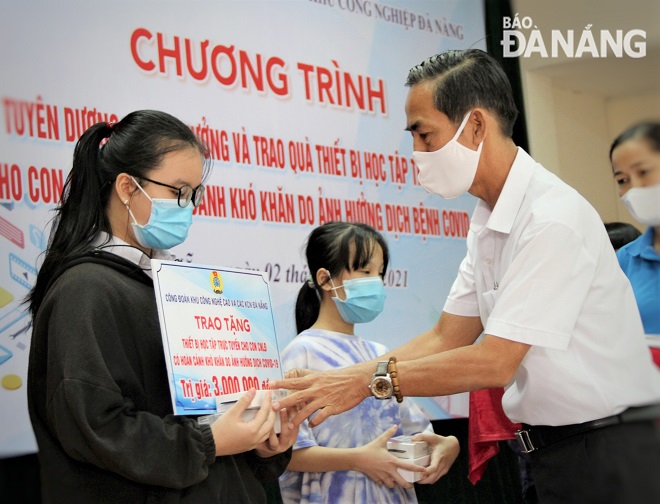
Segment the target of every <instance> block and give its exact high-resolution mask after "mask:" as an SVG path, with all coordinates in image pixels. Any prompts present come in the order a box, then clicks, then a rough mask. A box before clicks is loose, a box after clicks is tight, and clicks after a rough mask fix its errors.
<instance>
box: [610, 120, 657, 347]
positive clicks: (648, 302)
mask: <svg viewBox="0 0 660 504" xmlns="http://www.w3.org/2000/svg"><path fill="white" fill-rule="evenodd" d="M610 160H611V162H612V170H613V171H614V180H615V181H616V183H617V185H618V189H619V197H620V198H621V200H622V201H623V203H624V204H625V205H626V207H627V208H628V210H629V211H630V213H631V214H632V216H633V217H634V218H635V220H636V221H638V222H639V223H641V224H644V225H646V226H648V227H647V229H646V232H645V233H644V234H642V235H641V236H640V237H639V238H637V239H636V240H634V241H633V242H631V243H629V244H628V245H626V246H624V247H622V248H621V249H619V251H618V252H617V257H618V259H619V264H620V265H621V268H622V269H623V271H624V272H625V273H626V275H627V276H628V278H629V279H630V283H631V284H632V288H633V291H634V293H635V298H636V300H637V304H638V306H639V312H640V314H641V316H642V323H643V324H644V332H646V334H654V335H658V338H660V122H644V123H639V124H636V125H634V126H631V127H630V128H628V129H627V130H625V131H624V132H623V133H621V134H620V135H619V136H618V137H617V138H616V139H615V140H614V142H613V143H612V147H611V148H610Z"/></svg>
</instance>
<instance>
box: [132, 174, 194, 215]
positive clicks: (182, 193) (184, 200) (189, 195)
mask: <svg viewBox="0 0 660 504" xmlns="http://www.w3.org/2000/svg"><path fill="white" fill-rule="evenodd" d="M140 179H141V180H146V181H148V182H151V183H152V184H156V185H159V186H163V187H169V188H170V189H174V190H175V191H179V194H178V195H177V203H178V204H179V206H180V207H181V208H185V207H187V206H188V204H190V203H191V202H192V204H193V206H199V204H200V203H201V202H202V198H203V197H204V185H203V184H199V185H198V186H197V187H196V188H195V189H193V188H192V187H190V186H189V185H184V186H181V187H174V186H171V185H169V184H163V183H162V182H158V181H156V180H152V179H150V178H147V177H140Z"/></svg>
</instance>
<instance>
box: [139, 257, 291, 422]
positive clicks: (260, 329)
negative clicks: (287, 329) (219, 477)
mask: <svg viewBox="0 0 660 504" xmlns="http://www.w3.org/2000/svg"><path fill="white" fill-rule="evenodd" d="M151 265H152V271H153V278H154V289H155V293H156V302H157V304H158V315H159V318H160V326H161V333H162V336H163V348H164V350H165V360H166V362H167V372H168V378H169V382H170V391H171V394H172V406H173V409H174V413H175V414H177V415H202V414H212V413H216V412H217V406H216V404H217V402H226V401H231V400H234V399H236V398H238V397H240V396H241V395H242V394H243V393H244V392H245V391H247V390H249V389H250V388H256V389H257V390H265V389H268V382H269V381H270V380H279V379H281V378H282V369H281V367H280V354H279V349H278V346H277V338H276V334H275V322H274V319H273V312H272V302H271V298H270V290H269V285H268V281H267V278H266V277H265V275H264V274H263V273H262V272H259V271H252V270H240V269H235V268H220V267H214V266H205V265H200V264H187V263H181V262H176V261H161V260H157V259H153V260H152V261H151Z"/></svg>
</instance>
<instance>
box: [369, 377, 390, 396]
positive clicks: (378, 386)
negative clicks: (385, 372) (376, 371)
mask: <svg viewBox="0 0 660 504" xmlns="http://www.w3.org/2000/svg"><path fill="white" fill-rule="evenodd" d="M371 391H372V393H373V395H375V396H376V397H391V396H392V383H391V382H390V381H389V380H388V379H386V378H376V379H375V380H374V381H373V382H372V383H371Z"/></svg>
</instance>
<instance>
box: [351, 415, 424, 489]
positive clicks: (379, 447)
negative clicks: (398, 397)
mask: <svg viewBox="0 0 660 504" xmlns="http://www.w3.org/2000/svg"><path fill="white" fill-rule="evenodd" d="M397 430H398V427H397V426H396V425H394V426H392V427H390V428H389V429H387V430H386V431H385V432H383V433H382V434H381V435H380V436H378V437H377V438H376V439H374V440H373V441H371V442H370V443H368V444H366V445H364V446H361V447H359V448H356V449H355V450H356V456H355V470H356V471H360V472H361V473H363V474H366V475H367V476H369V478H371V479H372V480H373V481H374V482H376V484H378V485H385V486H387V487H389V488H394V487H396V486H402V487H404V488H413V484H412V483H409V482H407V481H406V480H405V479H403V477H402V476H401V475H400V474H399V472H398V471H397V468H398V467H401V468H403V469H408V470H411V471H412V470H417V471H421V470H422V469H423V467H419V466H416V465H415V464H412V463H410V462H406V461H405V459H400V458H397V457H395V456H394V455H392V454H390V453H389V452H388V451H387V441H388V440H389V439H390V438H391V437H392V436H394V434H396V431H397Z"/></svg>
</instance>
